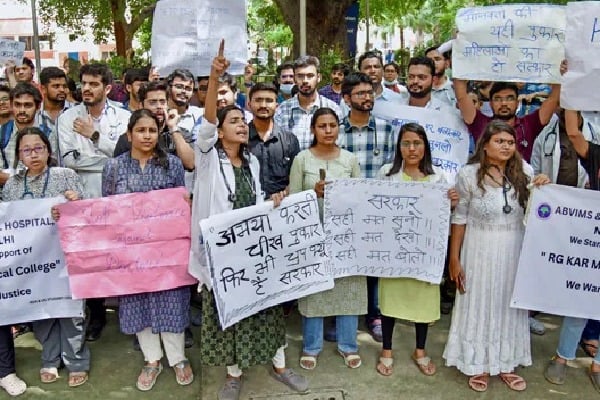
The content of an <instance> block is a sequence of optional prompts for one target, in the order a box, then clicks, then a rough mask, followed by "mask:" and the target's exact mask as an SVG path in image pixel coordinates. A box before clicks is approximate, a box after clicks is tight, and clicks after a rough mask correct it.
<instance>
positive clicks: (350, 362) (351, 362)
mask: <svg viewBox="0 0 600 400" xmlns="http://www.w3.org/2000/svg"><path fill="white" fill-rule="evenodd" d="M338 354H339V355H340V356H342V358H343V359H344V364H346V367H348V368H352V369H355V368H358V367H360V366H361V365H362V360H361V358H360V356H359V355H358V353H344V352H343V351H341V350H339V349H338Z"/></svg>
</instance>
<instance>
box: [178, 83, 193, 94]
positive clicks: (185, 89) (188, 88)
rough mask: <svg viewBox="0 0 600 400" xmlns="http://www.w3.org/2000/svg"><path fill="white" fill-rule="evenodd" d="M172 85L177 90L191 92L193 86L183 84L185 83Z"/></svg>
mask: <svg viewBox="0 0 600 400" xmlns="http://www.w3.org/2000/svg"><path fill="white" fill-rule="evenodd" d="M173 87H174V88H175V89H177V90H184V91H186V92H193V91H194V87H193V86H185V85H181V84H175V85H173Z"/></svg>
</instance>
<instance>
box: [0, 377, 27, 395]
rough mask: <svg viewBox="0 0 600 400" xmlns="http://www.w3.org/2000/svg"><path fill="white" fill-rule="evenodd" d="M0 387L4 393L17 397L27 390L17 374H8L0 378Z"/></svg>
mask: <svg viewBox="0 0 600 400" xmlns="http://www.w3.org/2000/svg"><path fill="white" fill-rule="evenodd" d="M0 387H1V388H2V389H4V390H6V393H8V394H9V395H11V396H18V395H20V394H23V393H25V390H27V385H26V384H25V382H23V381H22V380H21V378H19V377H18V376H17V374H9V375H6V376H5V377H4V378H0Z"/></svg>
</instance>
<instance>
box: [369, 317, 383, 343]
mask: <svg viewBox="0 0 600 400" xmlns="http://www.w3.org/2000/svg"><path fill="white" fill-rule="evenodd" d="M369 333H370V334H371V336H372V337H373V340H375V341H376V342H379V343H381V342H383V332H382V331H381V320H380V319H379V318H377V319H374V320H373V321H371V322H370V323H369Z"/></svg>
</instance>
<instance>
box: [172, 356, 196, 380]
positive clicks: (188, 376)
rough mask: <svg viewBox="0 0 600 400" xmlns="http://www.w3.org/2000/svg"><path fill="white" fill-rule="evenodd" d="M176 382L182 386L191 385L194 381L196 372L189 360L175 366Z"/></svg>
mask: <svg viewBox="0 0 600 400" xmlns="http://www.w3.org/2000/svg"><path fill="white" fill-rule="evenodd" d="M173 371H175V380H176V381H177V384H179V385H181V386H185V385H189V384H190V383H192V382H193V381H194V372H193V371H192V367H191V366H190V362H189V361H188V360H183V361H181V362H179V363H177V364H175V365H174V366H173Z"/></svg>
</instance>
